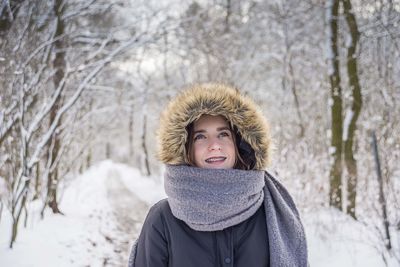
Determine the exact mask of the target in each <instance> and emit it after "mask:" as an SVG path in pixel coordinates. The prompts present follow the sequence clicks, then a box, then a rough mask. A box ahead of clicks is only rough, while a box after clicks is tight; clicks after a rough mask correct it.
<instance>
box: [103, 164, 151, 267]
mask: <svg viewBox="0 0 400 267" xmlns="http://www.w3.org/2000/svg"><path fill="white" fill-rule="evenodd" d="M107 176H108V177H107V179H106V187H107V197H108V200H109V202H110V204H111V207H112V210H113V215H114V217H115V219H116V231H115V232H114V233H113V234H114V236H112V237H109V240H110V242H111V243H113V245H114V251H115V252H116V253H117V254H118V255H119V264H118V265H119V266H126V264H127V262H128V257H129V249H130V246H131V244H132V242H133V240H134V239H135V238H137V236H138V234H139V232H140V229H141V226H142V224H143V221H144V218H145V216H146V213H147V210H148V208H149V205H148V204H147V203H145V202H144V201H142V200H141V199H139V198H138V197H137V196H136V195H135V194H134V193H132V192H131V191H129V190H128V189H127V187H126V185H125V184H124V183H123V181H122V180H121V173H120V172H119V171H118V170H115V169H112V170H110V171H109V172H108V175H107Z"/></svg>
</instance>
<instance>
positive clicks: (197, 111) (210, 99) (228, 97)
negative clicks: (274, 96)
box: [158, 83, 271, 170]
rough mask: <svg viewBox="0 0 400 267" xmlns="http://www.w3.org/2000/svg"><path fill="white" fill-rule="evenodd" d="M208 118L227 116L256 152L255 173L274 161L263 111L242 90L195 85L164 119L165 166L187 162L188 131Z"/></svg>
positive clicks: (162, 155)
mask: <svg viewBox="0 0 400 267" xmlns="http://www.w3.org/2000/svg"><path fill="white" fill-rule="evenodd" d="M204 114H208V115H213V116H216V115H222V116H224V117H225V118H226V119H227V120H228V121H229V122H230V123H231V125H232V126H235V127H236V128H237V130H238V132H239V134H240V135H241V137H242V139H243V140H244V141H245V142H246V143H247V144H249V145H250V146H251V148H252V149H253V150H254V157H255V161H256V162H255V165H254V169H255V170H263V169H265V167H266V166H267V165H268V163H269V160H270V143H271V140H270V136H269V128H268V124H267V122H266V120H265V118H264V116H263V115H262V113H261V110H260V108H259V107H258V105H256V104H255V103H254V102H253V101H252V100H251V99H250V98H249V97H247V96H244V95H242V94H241V93H240V92H239V90H238V89H236V88H233V87H231V86H228V85H225V84H219V83H206V84H197V85H194V86H192V87H190V88H188V89H187V90H185V91H183V92H181V93H180V94H179V95H178V96H177V97H175V98H174V99H173V100H172V101H171V102H170V103H169V105H168V107H167V108H166V110H165V111H164V112H163V113H162V115H161V119H160V128H159V131H158V139H159V152H158V157H159V159H160V160H161V161H162V162H163V163H165V164H174V165H175V164H185V162H187V161H186V160H185V159H186V148H185V143H186V141H187V139H188V134H187V131H186V127H187V126H188V125H189V124H190V123H192V122H194V121H196V120H197V119H199V118H200V116H201V115H204Z"/></svg>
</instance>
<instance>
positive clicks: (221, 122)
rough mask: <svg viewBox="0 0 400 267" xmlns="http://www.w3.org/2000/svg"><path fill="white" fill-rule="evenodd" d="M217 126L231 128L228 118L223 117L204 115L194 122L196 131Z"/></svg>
mask: <svg viewBox="0 0 400 267" xmlns="http://www.w3.org/2000/svg"><path fill="white" fill-rule="evenodd" d="M210 126H216V127H218V128H220V127H227V128H229V123H228V121H227V120H226V118H225V117H224V116H222V115H217V116H213V115H202V116H201V117H200V118H199V119H198V120H196V121H195V122H194V129H195V130H198V129H200V128H203V127H210Z"/></svg>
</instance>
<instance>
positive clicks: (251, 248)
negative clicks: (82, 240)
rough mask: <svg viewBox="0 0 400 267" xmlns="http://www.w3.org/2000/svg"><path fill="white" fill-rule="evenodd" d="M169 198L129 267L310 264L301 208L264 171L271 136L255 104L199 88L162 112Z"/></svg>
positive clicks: (223, 89)
mask: <svg viewBox="0 0 400 267" xmlns="http://www.w3.org/2000/svg"><path fill="white" fill-rule="evenodd" d="M159 141H160V151H159V158H160V160H161V161H162V162H163V163H165V164H166V170H165V175H164V186H165V191H166V193H167V196H168V198H167V199H164V200H161V201H160V202H158V203H157V204H155V205H154V206H153V207H152V208H151V209H150V211H149V213H148V215H147V218H146V220H145V222H144V225H143V228H142V231H141V233H140V236H139V238H138V240H137V241H136V242H135V245H134V246H133V248H132V252H131V256H130V259H129V266H135V267H162V266H169V267H209V266H237V267H240V266H243V267H258V266H260V267H261V266H272V267H275V266H279V267H280V266H291V267H292V266H307V264H308V262H307V245H306V239H305V234H304V229H303V226H302V224H301V221H300V217H299V214H298V211H297V209H296V206H295V204H294V202H293V200H292V198H291V197H290V195H289V193H288V192H287V191H286V190H285V188H284V187H283V186H282V185H281V184H280V183H279V182H278V181H277V180H275V178H273V177H272V176H271V175H270V174H269V173H268V172H266V171H265V170H264V169H265V167H266V165H267V164H268V161H269V157H270V153H269V148H270V138H269V132H268V127H267V123H266V121H265V119H264V117H263V116H262V114H261V112H260V110H259V108H258V107H257V106H256V105H255V104H254V102H253V101H252V100H251V99H249V98H248V97H246V96H243V95H241V94H240V92H239V91H238V90H236V89H234V88H232V87H229V86H227V85H223V84H199V85H195V86H193V87H191V88H189V89H188V90H186V91H184V92H183V93H181V94H180V95H178V96H177V97H176V98H175V99H174V100H173V101H172V102H171V103H170V104H169V106H168V107H167V109H166V111H165V112H164V113H163V114H162V117H161V121H160V130H159Z"/></svg>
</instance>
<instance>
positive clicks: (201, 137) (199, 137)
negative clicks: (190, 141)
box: [194, 134, 205, 141]
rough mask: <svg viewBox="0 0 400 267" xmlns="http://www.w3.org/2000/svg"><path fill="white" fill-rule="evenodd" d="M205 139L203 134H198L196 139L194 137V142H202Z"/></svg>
mask: <svg viewBox="0 0 400 267" xmlns="http://www.w3.org/2000/svg"><path fill="white" fill-rule="evenodd" d="M204 138H205V136H204V135H202V134H198V135H196V136H195V137H194V141H196V140H200V139H204Z"/></svg>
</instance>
